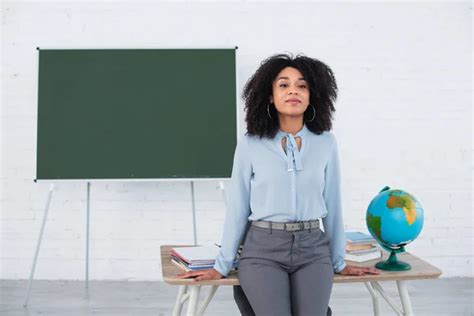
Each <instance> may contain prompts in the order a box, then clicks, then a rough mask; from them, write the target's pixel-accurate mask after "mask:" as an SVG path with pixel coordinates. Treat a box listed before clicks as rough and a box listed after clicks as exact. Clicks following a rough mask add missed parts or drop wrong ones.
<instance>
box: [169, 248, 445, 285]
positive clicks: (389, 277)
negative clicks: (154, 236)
mask: <svg viewBox="0 0 474 316" xmlns="http://www.w3.org/2000/svg"><path fill="white" fill-rule="evenodd" d="M188 246H189V247H192V245H162V246H161V247H160V248H161V267H162V272H163V280H164V281H165V282H166V283H168V284H173V285H238V284H239V279H238V278H237V274H236V273H231V274H229V275H228V276H227V277H225V278H222V279H219V280H211V281H200V282H196V281H194V279H193V278H190V279H178V278H176V275H177V274H179V273H183V272H185V271H184V270H183V269H181V268H179V267H178V266H177V265H175V264H173V263H172V262H171V255H170V251H171V248H173V247H188ZM382 253H383V256H382V258H378V259H373V260H370V261H366V262H360V263H359V262H353V261H349V260H346V262H347V263H348V264H350V265H354V266H359V267H374V266H375V264H376V263H377V262H379V261H381V260H387V259H388V256H389V255H390V254H389V253H387V252H386V251H382ZM397 258H398V259H399V260H401V261H404V262H407V263H409V264H410V265H411V269H410V270H406V271H384V270H380V274H378V275H373V274H368V275H363V276H355V275H340V274H337V273H335V274H334V283H348V282H369V281H393V280H415V279H434V278H437V277H439V276H440V275H441V273H442V272H441V270H439V269H438V268H436V267H435V266H433V265H431V264H429V263H428V262H426V261H423V260H422V259H420V258H418V257H416V256H414V255H412V254H411V253H409V252H403V253H399V254H397Z"/></svg>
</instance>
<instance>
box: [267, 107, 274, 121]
mask: <svg viewBox="0 0 474 316" xmlns="http://www.w3.org/2000/svg"><path fill="white" fill-rule="evenodd" d="M270 104H271V103H268V104H267V113H268V116H269V117H270V119H272V120H273V117H272V115H271V114H270Z"/></svg>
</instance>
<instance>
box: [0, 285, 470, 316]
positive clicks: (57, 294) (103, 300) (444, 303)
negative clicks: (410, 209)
mask: <svg viewBox="0 0 474 316" xmlns="http://www.w3.org/2000/svg"><path fill="white" fill-rule="evenodd" d="M381 285H382V286H383V287H384V289H385V291H386V292H387V293H388V294H390V295H391V296H392V297H394V298H395V295H396V294H397V288H396V285H395V282H381ZM407 286H408V291H409V293H410V298H411V302H412V306H413V311H414V313H415V315H430V316H431V315H469V316H471V315H474V307H473V304H474V303H473V302H474V279H472V278H442V279H431V280H418V281H416V282H415V281H410V282H408V283H407ZM177 290H178V288H177V287H175V286H170V285H167V284H166V283H163V282H127V281H91V282H90V283H89V289H88V290H86V289H85V283H84V282H83V281H43V280H36V281H34V283H33V287H32V290H31V295H30V299H29V303H28V307H26V308H25V307H23V303H24V301H25V298H26V291H27V281H26V280H19V281H16V280H0V315H2V316H19V315H48V316H75V315H97V316H102V315H104V316H105V315H107V316H112V315H114V316H121V315H140V316H142V315H143V316H146V315H154V316H160V315H163V316H164V315H171V312H172V309H173V306H174V300H175V297H176V294H177ZM204 291H205V293H207V289H206V290H204ZM202 297H203V294H201V299H202ZM396 301H397V302H399V300H398V299H396ZM330 306H331V308H332V310H333V315H347V316H350V315H357V316H362V315H373V311H372V302H371V298H370V295H369V293H368V291H367V289H366V288H365V286H364V285H363V284H360V283H355V284H350V283H349V284H348V283H346V284H334V287H333V291H332V296H331V301H330ZM185 311H186V309H184V310H183V313H182V314H183V315H184V314H185ZM381 312H382V315H395V313H394V312H393V310H392V309H391V308H390V306H389V305H388V304H387V303H386V302H385V301H384V300H382V302H381ZM206 315H208V316H210V315H226V316H232V315H240V314H239V311H238V309H237V306H236V305H235V303H234V301H233V296H232V288H231V287H229V286H226V287H221V288H219V289H218V291H217V293H216V296H215V297H214V299H213V300H212V301H211V303H210V304H209V307H208V309H207V311H206Z"/></svg>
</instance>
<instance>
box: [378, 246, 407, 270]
mask: <svg viewBox="0 0 474 316" xmlns="http://www.w3.org/2000/svg"><path fill="white" fill-rule="evenodd" d="M383 248H384V249H386V250H388V251H390V256H389V257H388V260H384V261H379V262H377V263H376V264H375V267H376V268H377V269H380V270H385V271H404V270H410V269H411V265H410V264H409V263H406V262H404V261H400V260H398V259H397V253H399V252H405V247H404V246H401V247H400V248H397V249H390V248H387V247H384V246H383Z"/></svg>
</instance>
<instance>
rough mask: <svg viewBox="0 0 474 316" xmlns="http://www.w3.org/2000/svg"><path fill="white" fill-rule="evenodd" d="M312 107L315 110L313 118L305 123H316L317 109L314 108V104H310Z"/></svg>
mask: <svg viewBox="0 0 474 316" xmlns="http://www.w3.org/2000/svg"><path fill="white" fill-rule="evenodd" d="M310 105H311V107H312V108H313V117H312V118H311V120H309V121H305V122H307V123H309V122H312V121H314V118H315V117H316V109H315V108H314V106H313V105H312V104H310Z"/></svg>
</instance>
